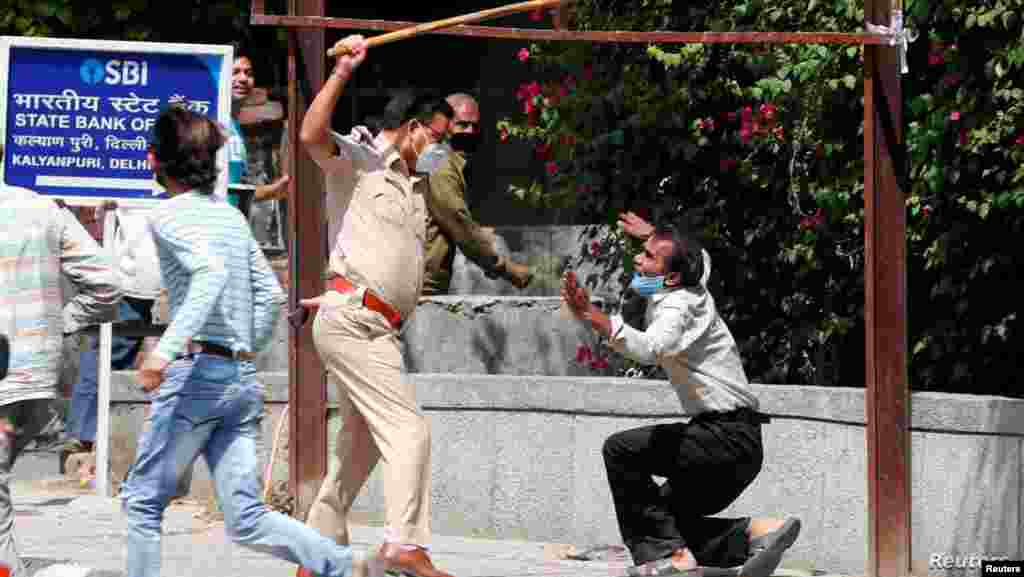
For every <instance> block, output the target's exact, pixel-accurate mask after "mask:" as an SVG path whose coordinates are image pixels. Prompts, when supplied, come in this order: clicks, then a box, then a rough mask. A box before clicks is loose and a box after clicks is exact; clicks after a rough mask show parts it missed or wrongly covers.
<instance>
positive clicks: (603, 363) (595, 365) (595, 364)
mask: <svg viewBox="0 0 1024 577" xmlns="http://www.w3.org/2000/svg"><path fill="white" fill-rule="evenodd" d="M590 368H592V369H594V370H601V369H607V368H608V358H607V357H603V356H601V357H597V358H596V359H594V360H593V361H591V362H590Z"/></svg>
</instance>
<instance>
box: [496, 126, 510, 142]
mask: <svg viewBox="0 0 1024 577" xmlns="http://www.w3.org/2000/svg"><path fill="white" fill-rule="evenodd" d="M498 138H499V139H500V140H501V141H502V142H507V141H508V130H506V129H504V128H502V129H501V132H499V133H498Z"/></svg>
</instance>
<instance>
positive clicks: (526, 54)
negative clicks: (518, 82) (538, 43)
mask: <svg viewBox="0 0 1024 577" xmlns="http://www.w3.org/2000/svg"><path fill="white" fill-rule="evenodd" d="M516 58H518V59H519V61H520V62H526V61H527V60H528V59H529V58H530V51H529V50H527V49H525V48H520V49H519V52H518V53H517V54H516Z"/></svg>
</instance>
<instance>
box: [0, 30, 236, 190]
mask: <svg viewBox="0 0 1024 577" xmlns="http://www.w3.org/2000/svg"><path fill="white" fill-rule="evenodd" d="M231 59H232V49H231V47H230V46H211V45H182V44H160V43H148V42H106V41H94V40H68V39H48V38H12V37H7V38H3V39H2V40H0V80H2V82H3V88H4V90H3V95H2V97H3V102H2V104H0V131H2V134H3V142H4V158H3V165H2V167H0V182H2V183H3V184H5V185H8V186H18V187H22V188H28V189H31V190H34V191H36V192H38V193H40V194H45V195H50V196H59V197H62V198H64V199H65V200H66V201H67V202H68V203H69V204H98V203H100V202H102V201H104V200H108V199H110V200H117V201H118V202H119V203H121V204H125V205H131V204H148V203H149V202H151V201H153V200H158V199H160V198H163V197H165V195H166V193H165V191H164V190H163V188H162V187H160V186H159V185H158V184H157V183H156V181H155V179H154V178H153V171H152V169H151V168H150V166H149V164H148V162H147V161H146V151H147V148H148V145H149V138H150V135H151V132H152V128H153V124H154V123H155V121H156V118H157V115H158V114H159V113H160V111H161V110H163V109H164V108H165V107H167V106H169V105H173V104H177V105H181V106H185V107H187V108H189V109H190V110H193V111H196V112H198V113H200V114H204V115H207V116H209V117H210V118H212V119H214V120H215V121H217V122H219V123H221V125H222V126H228V125H229V123H230V122H231V120H230V114H231V109H230V98H231V93H230V89H231ZM220 161H221V173H222V175H223V177H222V179H221V182H220V183H219V185H218V192H219V193H221V194H225V193H226V186H227V176H226V173H227V163H226V151H223V150H222V153H221V158H220Z"/></svg>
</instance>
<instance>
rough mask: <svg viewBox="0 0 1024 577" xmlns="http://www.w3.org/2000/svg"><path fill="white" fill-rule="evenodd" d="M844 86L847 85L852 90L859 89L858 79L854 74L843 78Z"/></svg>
mask: <svg viewBox="0 0 1024 577" xmlns="http://www.w3.org/2000/svg"><path fill="white" fill-rule="evenodd" d="M843 84H845V85H846V87H847V88H849V89H850V90H853V89H854V88H857V77H856V76H854V75H852V74H847V75H846V76H843Z"/></svg>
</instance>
